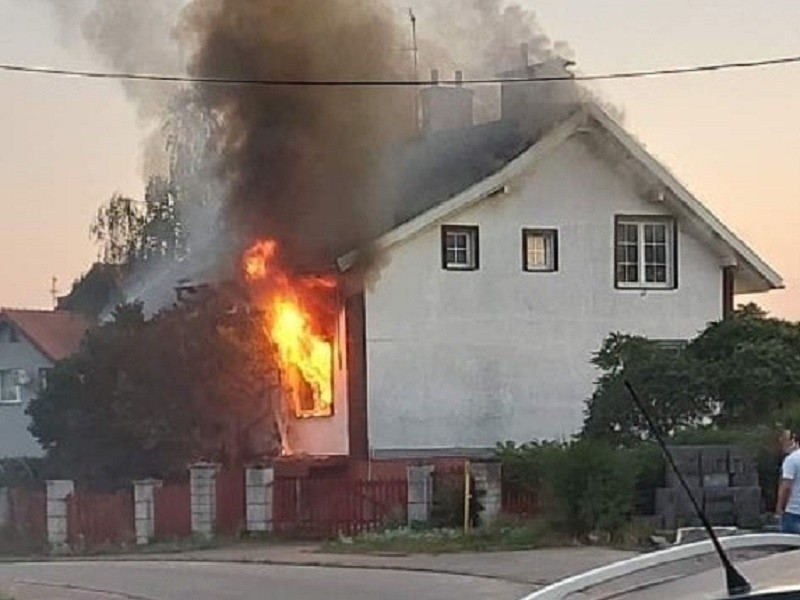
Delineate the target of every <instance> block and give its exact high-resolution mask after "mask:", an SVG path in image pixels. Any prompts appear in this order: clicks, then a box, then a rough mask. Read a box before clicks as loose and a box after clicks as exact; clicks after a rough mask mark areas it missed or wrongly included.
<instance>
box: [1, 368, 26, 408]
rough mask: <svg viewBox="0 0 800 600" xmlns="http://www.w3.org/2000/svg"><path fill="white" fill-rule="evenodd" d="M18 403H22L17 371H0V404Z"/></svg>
mask: <svg viewBox="0 0 800 600" xmlns="http://www.w3.org/2000/svg"><path fill="white" fill-rule="evenodd" d="M20 402H22V397H21V394H20V387H19V376H18V369H3V370H0V404H19V403H20Z"/></svg>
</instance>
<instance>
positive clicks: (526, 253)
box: [522, 229, 558, 273]
mask: <svg viewBox="0 0 800 600" xmlns="http://www.w3.org/2000/svg"><path fill="white" fill-rule="evenodd" d="M522 268H523V269H524V270H525V271H530V272H540V273H541V272H553V271H558V232H557V231H556V230H555V229H523V230H522Z"/></svg>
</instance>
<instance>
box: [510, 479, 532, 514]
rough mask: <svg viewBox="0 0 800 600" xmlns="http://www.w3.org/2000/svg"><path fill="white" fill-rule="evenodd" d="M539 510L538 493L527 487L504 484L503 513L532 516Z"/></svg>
mask: <svg viewBox="0 0 800 600" xmlns="http://www.w3.org/2000/svg"><path fill="white" fill-rule="evenodd" d="M538 511H539V496H538V494H537V493H536V492H535V491H534V490H532V489H530V488H527V487H521V486H514V485H511V484H508V483H504V484H503V513H504V514H506V515H510V516H516V517H532V516H534V515H535V514H536V513H537V512H538Z"/></svg>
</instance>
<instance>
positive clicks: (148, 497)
mask: <svg viewBox="0 0 800 600" xmlns="http://www.w3.org/2000/svg"><path fill="white" fill-rule="evenodd" d="M159 487H161V482H160V481H159V480H157V479H144V480H142V481H135V482H134V483H133V506H134V522H135V529H136V543H137V544H138V545H140V546H143V545H145V544H149V543H150V542H151V541H153V539H154V538H155V535H156V489H158V488H159Z"/></svg>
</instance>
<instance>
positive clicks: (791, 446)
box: [775, 430, 800, 534]
mask: <svg viewBox="0 0 800 600" xmlns="http://www.w3.org/2000/svg"><path fill="white" fill-rule="evenodd" d="M782 442H783V451H784V452H785V453H786V458H784V459H783V465H782V466H781V481H780V483H779V484H778V503H777V504H778V505H777V507H776V510H775V512H776V513H777V515H778V517H779V518H780V522H781V532H782V533H797V534H800V431H798V430H792V431H788V430H787V431H785V432H784V437H783V440H782Z"/></svg>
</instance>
